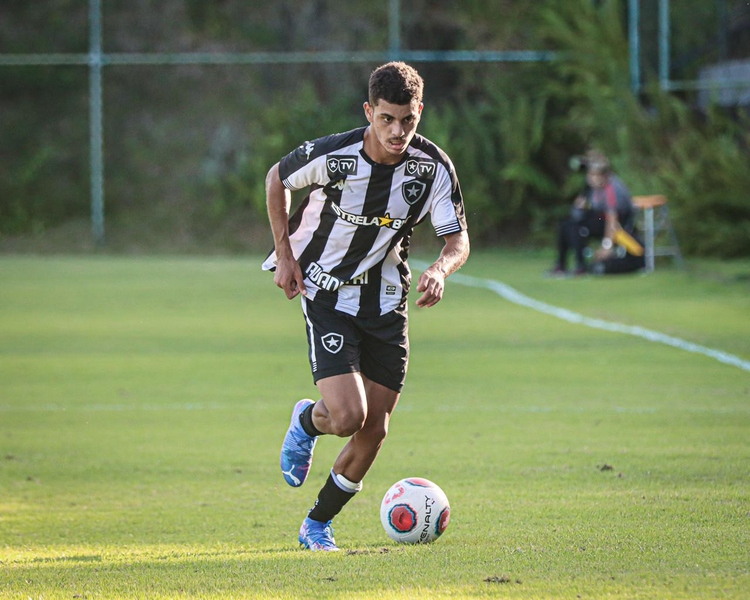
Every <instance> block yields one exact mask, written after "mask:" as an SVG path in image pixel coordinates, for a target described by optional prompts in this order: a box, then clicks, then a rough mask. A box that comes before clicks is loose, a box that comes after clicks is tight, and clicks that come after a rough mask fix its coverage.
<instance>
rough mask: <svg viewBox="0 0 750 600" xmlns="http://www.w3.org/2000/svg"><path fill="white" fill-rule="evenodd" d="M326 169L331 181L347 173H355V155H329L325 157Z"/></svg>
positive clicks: (341, 177) (343, 176)
mask: <svg viewBox="0 0 750 600" xmlns="http://www.w3.org/2000/svg"><path fill="white" fill-rule="evenodd" d="M326 169H327V170H328V177H329V178H330V179H331V181H336V180H337V179H343V178H345V177H346V176H347V175H356V174H357V157H356V156H346V155H343V156H329V157H328V158H326Z"/></svg>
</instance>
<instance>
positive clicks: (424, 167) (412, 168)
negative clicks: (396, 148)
mask: <svg viewBox="0 0 750 600" xmlns="http://www.w3.org/2000/svg"><path fill="white" fill-rule="evenodd" d="M404 168H405V171H406V174H407V175H411V176H412V177H419V178H420V179H435V173H437V163H436V162H435V161H434V160H427V159H419V158H410V159H409V160H407V161H406V165H405V167H404Z"/></svg>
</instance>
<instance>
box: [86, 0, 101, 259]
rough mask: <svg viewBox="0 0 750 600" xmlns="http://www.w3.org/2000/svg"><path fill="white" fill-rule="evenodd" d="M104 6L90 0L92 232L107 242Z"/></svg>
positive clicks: (98, 238) (97, 240)
mask: <svg viewBox="0 0 750 600" xmlns="http://www.w3.org/2000/svg"><path fill="white" fill-rule="evenodd" d="M102 112H103V111H102V10H101V2H100V0H89V147H90V162H91V164H90V167H89V168H90V170H91V232H92V234H93V236H94V243H95V244H96V245H97V246H101V245H103V244H104V156H103V131H102V129H103V128H102V122H103V118H102Z"/></svg>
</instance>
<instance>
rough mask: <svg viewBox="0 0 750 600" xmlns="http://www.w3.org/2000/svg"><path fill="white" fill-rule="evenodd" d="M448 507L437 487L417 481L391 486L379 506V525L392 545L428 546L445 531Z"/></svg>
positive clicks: (449, 513) (448, 519)
mask: <svg viewBox="0 0 750 600" xmlns="http://www.w3.org/2000/svg"><path fill="white" fill-rule="evenodd" d="M450 518H451V507H450V504H449V503H448V497H447V496H446V495H445V493H444V492H443V490H441V489H440V487H439V486H438V485H437V484H435V483H433V482H432V481H429V480H428V479H422V478H420V477H407V478H406V479H402V480H401V481H397V482H396V483H394V484H393V485H392V486H391V487H390V489H389V490H388V491H387V492H386V494H385V497H384V498H383V502H382V503H381V504H380V522H381V523H382V524H383V529H385V532H386V533H387V534H388V537H390V538H391V539H392V540H393V541H394V542H400V543H404V544H428V543H430V542H434V541H435V540H436V539H438V538H439V537H440V536H441V535H442V534H443V532H444V531H445V530H446V528H447V527H448V523H449V521H450Z"/></svg>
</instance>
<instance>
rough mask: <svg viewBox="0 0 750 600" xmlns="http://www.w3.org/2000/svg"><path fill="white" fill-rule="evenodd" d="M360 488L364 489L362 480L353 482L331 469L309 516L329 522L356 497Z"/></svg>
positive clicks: (314, 519)
mask: <svg viewBox="0 0 750 600" xmlns="http://www.w3.org/2000/svg"><path fill="white" fill-rule="evenodd" d="M345 488H349V489H345ZM360 489H362V482H359V483H353V482H351V481H349V480H348V479H346V478H345V477H343V476H341V475H338V476H337V475H334V473H333V471H331V473H330V475H328V479H327V480H326V482H325V485H324V486H323V487H322V488H321V490H320V492H319V493H318V499H317V500H316V501H315V506H313V507H312V510H311V511H310V513H309V514H308V515H307V516H308V517H309V518H311V519H312V520H313V521H320V522H321V523H327V522H328V521H330V520H331V519H333V517H335V516H336V515H337V514H339V513H340V512H341V509H342V508H344V505H345V504H346V503H347V502H349V500H351V499H352V498H354V494H356V493H357V492H358V491H359V490H360Z"/></svg>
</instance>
